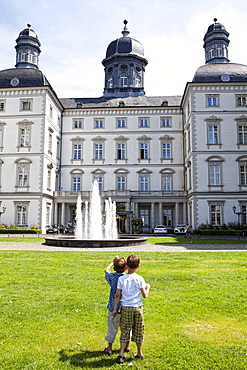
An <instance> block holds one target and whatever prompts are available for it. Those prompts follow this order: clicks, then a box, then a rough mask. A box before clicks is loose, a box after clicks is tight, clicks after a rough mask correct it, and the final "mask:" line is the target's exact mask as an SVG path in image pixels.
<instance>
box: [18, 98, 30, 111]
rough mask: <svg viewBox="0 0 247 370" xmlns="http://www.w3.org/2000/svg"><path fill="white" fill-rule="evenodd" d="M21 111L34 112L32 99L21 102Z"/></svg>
mask: <svg viewBox="0 0 247 370" xmlns="http://www.w3.org/2000/svg"><path fill="white" fill-rule="evenodd" d="M20 104H21V105H20V110H21V111H30V110H32V99H25V100H24V99H21V101H20Z"/></svg>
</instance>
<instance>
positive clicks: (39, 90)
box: [0, 19, 247, 233]
mask: <svg viewBox="0 0 247 370" xmlns="http://www.w3.org/2000/svg"><path fill="white" fill-rule="evenodd" d="M228 37H229V33H228V32H227V31H226V29H225V27H224V26H223V25H222V24H221V23H219V22H218V21H217V19H215V20H214V23H213V24H211V25H210V26H209V27H208V29H207V32H206V34H205V36H204V49H205V64H204V65H203V66H200V67H199V68H198V69H197V70H196V71H195V75H194V78H193V80H192V81H191V82H188V83H187V85H186V87H185V91H184V93H183V95H176V96H167V95H166V94H165V91H164V94H163V95H162V96H148V95H146V94H145V89H144V74H145V67H146V65H147V63H148V62H147V60H146V59H145V57H144V51H143V46H142V44H141V43H140V42H139V41H137V40H135V39H134V38H131V37H130V36H129V31H128V29H127V21H124V29H123V31H122V37H120V38H118V39H116V40H114V41H112V42H110V44H109V45H108V47H107V49H106V56H105V58H104V60H103V62H102V64H103V66H104V73H105V83H104V93H103V95H102V96H100V97H98V98H90V97H77V98H71V97H68V98H60V99H59V98H58V97H57V95H56V93H55V89H54V88H55V87H53V88H52V87H51V85H50V84H49V82H48V80H47V79H46V77H45V76H44V74H43V73H42V71H40V70H39V64H38V62H39V56H40V52H41V49H40V47H41V44H40V41H39V39H38V36H37V34H36V32H35V31H34V30H33V29H32V28H31V25H30V24H28V25H27V27H26V28H24V29H23V30H22V31H21V32H20V34H19V36H18V38H17V40H16V42H17V44H16V66H15V68H10V69H5V70H3V71H0V195H1V198H0V208H1V207H3V206H6V212H5V213H4V214H3V215H2V220H1V221H2V222H3V223H5V224H8V225H9V224H17V225H18V226H28V227H30V226H31V225H32V224H35V225H37V226H38V227H40V228H42V231H43V232H45V230H46V228H47V226H48V225H52V224H57V225H66V224H68V223H73V222H74V219H75V212H76V201H77V197H78V195H81V196H82V200H83V201H88V200H89V191H90V187H91V183H92V181H93V180H97V181H98V183H99V188H100V192H101V196H102V198H103V199H104V198H108V197H109V196H111V197H112V199H113V200H114V201H116V205H117V213H118V230H119V232H121V233H131V232H132V224H131V217H132V216H133V215H134V216H135V217H138V218H141V219H142V220H143V227H142V232H143V233H151V232H152V230H153V229H154V227H155V225H162V224H163V225H166V226H167V227H168V229H170V230H173V228H174V227H175V226H176V225H177V224H186V223H187V222H189V223H190V224H191V225H192V227H193V228H196V227H198V225H200V224H202V223H204V224H212V225H213V226H220V225H223V224H224V223H225V224H227V223H228V222H232V221H236V216H235V215H234V213H233V211H232V207H233V206H236V207H237V208H239V209H240V210H241V212H242V215H241V223H243V224H246V213H245V212H246V210H247V209H246V208H247V156H246V147H247V109H246V108H247V66H246V65H242V64H236V63H230V60H229V56H228V46H229V38H228ZM188 63H189V61H188ZM147 73H148V72H147ZM164 86H165V84H164Z"/></svg>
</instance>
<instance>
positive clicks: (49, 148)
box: [48, 132, 52, 153]
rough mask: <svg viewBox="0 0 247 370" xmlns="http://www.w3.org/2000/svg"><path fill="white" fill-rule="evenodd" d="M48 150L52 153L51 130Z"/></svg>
mask: <svg viewBox="0 0 247 370" xmlns="http://www.w3.org/2000/svg"><path fill="white" fill-rule="evenodd" d="M48 150H49V152H50V153H51V151H52V133H51V132H49V138H48Z"/></svg>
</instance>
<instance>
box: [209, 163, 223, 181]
mask: <svg viewBox="0 0 247 370" xmlns="http://www.w3.org/2000/svg"><path fill="white" fill-rule="evenodd" d="M209 185H220V166H219V165H210V166H209Z"/></svg>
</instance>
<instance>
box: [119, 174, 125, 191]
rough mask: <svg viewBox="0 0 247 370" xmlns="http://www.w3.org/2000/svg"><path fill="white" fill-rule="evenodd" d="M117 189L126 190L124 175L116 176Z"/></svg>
mask: <svg viewBox="0 0 247 370" xmlns="http://www.w3.org/2000/svg"><path fill="white" fill-rule="evenodd" d="M117 190H126V177H125V176H117Z"/></svg>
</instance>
